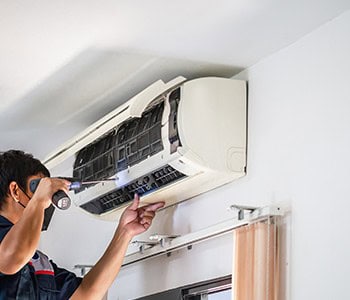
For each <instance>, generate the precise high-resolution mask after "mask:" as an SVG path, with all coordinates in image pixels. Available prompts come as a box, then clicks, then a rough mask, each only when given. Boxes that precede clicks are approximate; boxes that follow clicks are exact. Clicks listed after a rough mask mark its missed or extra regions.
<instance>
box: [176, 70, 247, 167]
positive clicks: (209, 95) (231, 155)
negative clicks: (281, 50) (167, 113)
mask: <svg viewBox="0 0 350 300" xmlns="http://www.w3.org/2000/svg"><path fill="white" fill-rule="evenodd" d="M178 124H179V125H178V126H179V134H180V138H181V142H182V144H183V150H182V151H183V152H184V153H185V152H186V151H190V152H192V156H197V157H198V159H199V160H200V161H202V163H204V164H205V165H206V167H208V168H210V169H212V170H216V171H219V172H229V173H230V172H238V173H240V172H243V171H244V169H245V165H246V84H245V81H241V80H232V79H226V78H215V77H207V78H199V79H195V80H191V81H188V82H185V83H184V85H183V88H182V99H181V102H180V105H179V111H178Z"/></svg>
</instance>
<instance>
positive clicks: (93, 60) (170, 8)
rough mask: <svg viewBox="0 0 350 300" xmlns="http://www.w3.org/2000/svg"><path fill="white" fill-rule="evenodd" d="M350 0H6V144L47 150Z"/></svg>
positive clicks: (225, 66) (1, 113) (225, 71)
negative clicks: (153, 91)
mask: <svg viewBox="0 0 350 300" xmlns="http://www.w3.org/2000/svg"><path fill="white" fill-rule="evenodd" d="M349 8H350V1H349V0H289V1H280V0H216V1H209V0H201V1H199V0H186V1H183V0H178V1H166V0H162V1H161V0H149V1H135V0H127V1H120V0H119V1H117V0H114V1H112V0H100V1H91V0H75V1H64V0H60V1H58V0H56V1H55V0H52V1H44V0H33V1H24V0H23V1H17V0H2V1H1V2H0V41H1V47H0V95H1V102H0V126H1V127H0V128H1V129H0V139H1V146H0V150H6V149H9V148H21V149H24V150H26V151H29V152H32V153H33V154H34V155H36V156H37V157H39V158H44V157H45V155H46V154H48V153H49V152H51V151H52V150H53V149H54V148H55V147H57V146H58V145H59V144H61V143H62V142H64V140H65V139H67V138H69V137H71V136H72V135H74V134H75V133H77V132H78V131H80V130H81V129H83V128H85V127H86V126H87V125H89V124H91V123H92V122H93V121H95V120H97V119H98V118H100V117H101V116H103V115H104V114H105V113H107V112H109V111H110V110H112V109H113V108H115V107H117V106H118V105H119V104H120V103H122V102H124V101H126V100H128V99H129V98H130V97H132V96H133V95H135V94H136V93H138V92H139V91H140V90H142V89H143V88H145V87H146V86H147V85H149V84H151V83H152V82H154V81H156V80H157V79H163V80H165V81H167V80H170V79H172V78H173V77H175V76H178V75H184V76H185V77H188V78H194V77H198V76H206V75H216V76H225V77H231V76H233V75H234V74H236V73H238V72H239V71H241V70H242V69H245V68H247V67H249V66H251V65H253V64H255V63H256V62H258V61H259V60H261V59H262V58H264V57H266V56H268V55H270V54H272V53H274V52H276V51H278V50H279V49H281V48H284V47H286V46H288V45H289V44H291V43H293V42H295V41H296V40H298V39H299V38H301V37H302V36H304V35H306V34H308V33H309V32H311V31H312V30H314V29H316V28H317V27H319V26H321V25H322V24H324V23H325V22H327V21H329V20H331V19H333V18H335V17H336V16H338V15H340V14H341V13H343V12H344V11H346V10H347V9H349Z"/></svg>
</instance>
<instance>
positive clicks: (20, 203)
mask: <svg viewBox="0 0 350 300" xmlns="http://www.w3.org/2000/svg"><path fill="white" fill-rule="evenodd" d="M18 188H19V189H20V190H21V191H22V192H23V193H24V195H26V196H27V197H28V199H29V200H30V199H31V198H30V197H29V196H28V194H27V193H26V192H25V191H23V190H22V188H21V187H19V186H18ZM13 199H14V200H15V201H16V202H17V203H18V204H19V205H21V206H22V207H23V208H26V206H25V205H24V204H23V203H22V202H21V201H19V200H18V199H16V198H13Z"/></svg>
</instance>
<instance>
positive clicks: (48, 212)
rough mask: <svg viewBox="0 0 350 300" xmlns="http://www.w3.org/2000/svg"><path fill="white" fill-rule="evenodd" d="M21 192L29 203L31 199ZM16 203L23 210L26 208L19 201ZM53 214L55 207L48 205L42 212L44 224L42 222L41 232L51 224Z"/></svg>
mask: <svg viewBox="0 0 350 300" xmlns="http://www.w3.org/2000/svg"><path fill="white" fill-rule="evenodd" d="M20 189H21V188H20ZM21 191H22V192H23V193H24V194H25V195H26V196H27V197H28V199H29V201H30V199H31V198H30V197H29V196H28V194H27V193H26V192H25V191H23V190H22V189H21ZM15 201H16V200H15ZM16 202H17V203H18V204H19V205H21V206H22V207H23V208H26V206H24V205H23V203H21V202H20V201H16ZM54 212H55V207H54V206H53V205H52V204H50V206H49V207H48V208H45V211H44V222H43V225H42V227H41V231H46V230H47V228H48V227H49V224H50V222H51V219H52V215H53V213H54Z"/></svg>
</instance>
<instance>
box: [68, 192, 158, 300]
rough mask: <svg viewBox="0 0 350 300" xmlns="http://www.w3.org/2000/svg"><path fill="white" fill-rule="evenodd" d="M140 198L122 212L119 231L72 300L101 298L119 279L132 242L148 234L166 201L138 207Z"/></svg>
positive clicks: (136, 198)
mask: <svg viewBox="0 0 350 300" xmlns="http://www.w3.org/2000/svg"><path fill="white" fill-rule="evenodd" d="M139 203H140V198H139V196H138V195H135V198H134V202H133V203H132V204H131V205H130V206H128V207H127V208H126V209H125V211H124V212H123V214H122V216H121V218H120V222H119V226H118V229H117V231H116V232H115V234H114V237H113V239H112V241H111V243H110V244H109V246H108V248H107V249H106V251H105V253H104V254H103V256H102V257H101V258H100V260H99V261H98V262H97V264H96V265H95V266H94V267H93V268H92V269H91V270H90V271H89V273H87V274H86V276H85V277H84V278H83V281H82V282H81V284H80V286H79V287H78V289H77V290H76V291H75V292H74V294H73V295H72V297H71V300H78V299H79V300H80V299H84V300H90V299H93V300H94V299H101V298H102V297H103V295H104V294H105V293H106V291H107V289H108V288H109V287H110V286H111V284H112V282H113V280H114V279H115V277H116V276H117V274H118V272H119V270H120V267H121V265H122V263H123V259H124V256H125V253H126V250H127V249H128V246H129V243H130V239H132V238H133V237H134V236H135V235H137V234H140V233H142V232H144V231H146V230H147V229H148V228H149V227H150V226H151V223H152V220H153V218H154V215H155V212H156V211H157V210H158V209H159V208H161V207H163V206H164V204H165V202H158V203H154V204H149V205H145V206H142V207H138V206H139Z"/></svg>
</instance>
